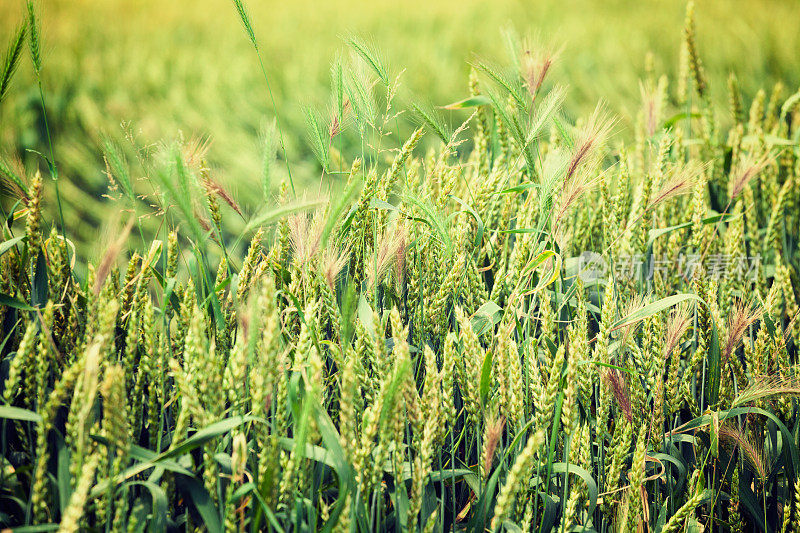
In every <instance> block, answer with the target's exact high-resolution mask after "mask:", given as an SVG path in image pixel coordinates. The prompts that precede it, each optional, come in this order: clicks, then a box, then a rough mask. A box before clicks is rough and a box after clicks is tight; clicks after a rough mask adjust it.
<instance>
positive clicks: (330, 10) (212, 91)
mask: <svg viewBox="0 0 800 533" xmlns="http://www.w3.org/2000/svg"><path fill="white" fill-rule="evenodd" d="M42 7H43V13H42V15H43V22H44V24H43V39H44V50H45V56H44V68H43V81H44V90H45V92H46V95H47V99H46V102H47V106H48V109H47V116H48V120H49V122H50V126H51V130H52V133H53V140H54V143H55V154H56V162H57V164H58V166H59V169H60V173H61V175H62V176H63V179H62V181H61V183H63V186H62V196H63V199H64V202H65V208H64V210H65V217H66V219H67V220H66V222H67V227H68V228H69V231H70V233H71V237H72V238H73V239H74V240H75V241H76V242H78V243H79V244H80V243H87V242H89V243H90V242H92V240H93V239H94V238H95V237H96V235H97V232H98V228H100V227H101V226H102V225H103V224H104V223H105V222H106V221H108V220H109V213H110V212H111V211H113V210H114V209H115V207H114V204H112V203H110V202H108V201H104V200H102V195H103V194H104V193H105V192H106V189H107V187H108V180H107V178H106V176H105V174H104V170H105V167H104V164H103V159H102V150H101V144H102V139H103V136H104V135H107V136H110V137H112V138H120V139H121V138H123V133H124V131H123V128H122V127H121V124H122V123H126V124H129V126H128V128H129V131H131V132H134V133H135V134H136V135H137V136H138V138H139V141H140V142H144V143H155V142H158V141H159V140H160V139H164V138H171V137H175V136H176V135H184V136H185V137H187V138H188V137H193V136H202V137H207V138H208V139H210V148H209V151H208V162H209V164H210V165H211V166H212V168H213V169H215V170H214V173H215V178H216V179H217V180H219V181H220V182H222V183H223V184H224V185H225V186H226V187H228V188H229V189H230V190H231V192H232V194H233V195H234V197H236V198H237V199H239V201H240V202H241V203H242V204H243V206H244V209H245V211H247V212H252V210H253V209H254V208H255V206H256V205H258V203H259V202H258V199H259V198H260V197H261V195H260V185H258V183H259V179H260V168H261V165H262V148H261V147H260V141H259V132H260V131H261V129H262V128H263V126H264V125H265V124H267V123H268V121H269V120H271V119H272V118H273V117H274V116H275V114H276V113H277V115H278V117H279V118H280V120H281V121H282V123H283V129H284V136H285V140H286V145H287V146H286V149H287V152H288V155H289V159H290V160H291V161H292V162H293V165H294V167H293V172H294V173H295V174H296V177H295V180H296V181H297V183H298V185H299V186H300V188H304V187H306V186H308V185H310V184H312V183H314V184H315V183H317V178H318V177H319V175H320V169H319V166H318V165H317V163H316V162H315V160H314V157H313V155H312V151H311V149H310V148H309V146H308V143H307V142H306V139H307V135H306V129H307V128H306V125H305V120H304V114H303V111H302V106H303V105H306V104H308V105H311V106H313V107H315V108H317V109H319V110H320V111H321V114H322V115H323V116H324V115H325V114H326V111H325V109H326V108H327V106H328V102H329V97H328V90H329V66H330V64H331V61H332V60H334V58H335V57H336V55H337V54H341V55H343V56H344V57H347V55H348V54H349V53H350V52H349V51H348V50H347V48H346V46H345V44H344V41H343V36H345V35H348V34H351V33H352V34H356V35H360V36H364V37H365V38H367V39H368V40H369V41H371V42H373V43H374V44H375V46H376V47H377V48H378V49H379V50H381V51H382V52H383V54H384V55H385V57H386V60H387V63H388V65H389V68H390V74H391V75H392V76H397V75H398V74H400V73H401V72H402V76H401V78H400V80H401V84H402V85H401V89H400V91H399V93H398V96H397V98H398V100H399V102H400V103H407V102H412V101H414V102H418V101H422V102H429V103H432V104H434V105H444V104H446V103H449V102H453V101H455V100H459V99H461V98H464V97H466V96H467V95H468V89H467V78H468V74H469V62H470V61H473V60H474V59H475V58H476V57H480V58H488V59H492V60H497V61H498V62H503V61H506V58H507V54H506V52H505V45H504V39H503V31H502V30H503V29H504V28H513V29H514V30H516V32H517V33H519V34H520V35H533V36H537V40H536V42H539V43H545V44H549V45H550V46H551V47H553V48H561V49H562V51H561V54H560V56H559V59H558V62H557V63H556V65H555V66H554V68H553V74H552V76H551V77H550V78H549V79H550V82H551V83H558V84H563V85H566V86H567V87H568V88H569V90H568V96H567V101H566V110H567V112H568V113H569V114H570V115H572V116H573V117H575V116H579V115H581V114H582V113H585V112H586V111H587V110H590V109H591V108H593V107H594V106H595V104H596V103H597V101H598V100H600V99H603V100H605V101H606V102H607V103H608V107H609V108H610V109H611V110H612V111H613V112H615V113H616V114H617V115H618V116H619V117H620V122H619V126H618V128H617V135H620V136H623V137H624V136H626V135H630V133H629V132H630V126H631V124H632V123H633V120H635V116H636V113H637V109H638V108H639V107H640V104H641V97H640V92H639V79H641V78H642V77H643V76H644V73H645V56H646V54H647V53H648V52H652V54H653V56H652V57H653V66H654V70H655V73H656V75H660V74H661V73H666V74H670V75H673V74H674V73H675V71H676V70H677V67H678V56H679V46H680V42H681V31H682V27H683V17H684V8H685V3H684V2H683V1H682V0H654V1H646V2H642V1H634V0H606V1H603V2H599V1H589V0H558V1H556V0H537V1H535V2H523V1H505V0H503V1H492V2H485V1H476V0H459V1H455V0H442V1H423V0H407V1H405V2H388V1H377V2H356V1H353V0H336V1H331V2H319V1H310V0H296V1H292V2H275V1H266V2H256V1H252V2H250V5H249V8H250V11H251V15H252V18H253V21H254V25H255V31H256V34H257V37H258V39H259V44H260V47H261V50H262V54H263V56H264V60H265V67H266V70H267V73H268V75H269V77H270V80H271V83H272V89H273V93H274V97H275V102H276V107H277V109H272V105H271V103H270V100H269V97H268V95H267V92H266V89H265V85H264V80H263V78H262V74H261V71H260V69H259V67H258V62H257V58H256V56H255V54H254V53H253V50H252V48H251V47H250V43H249V42H248V41H247V38H246V36H245V34H244V32H243V30H242V28H241V25H240V22H239V20H238V18H237V16H236V12H235V10H234V8H233V5H232V4H231V2H229V1H226V0H193V1H187V0H176V1H170V2H164V1H154V0H57V1H55V0H47V1H45V2H44V3H43V6H42ZM22 9H23V5H22V2H16V1H13V0H4V1H3V2H0V37H2V40H3V41H4V42H5V41H7V39H8V38H9V37H10V35H11V33H12V30H13V28H14V27H15V25H16V24H17V23H18V22H19V21H21V20H22ZM697 20H698V34H699V40H698V46H699V49H700V52H701V54H702V58H703V61H704V62H705V65H706V68H707V70H708V74H709V78H710V79H712V80H714V81H715V83H714V84H713V85H712V86H711V88H710V89H711V91H712V98H713V99H714V101H715V102H716V103H717V104H718V105H719V109H720V116H721V120H723V121H725V113H726V112H725V106H724V103H725V100H726V85H725V83H724V80H725V79H726V77H727V74H728V72H730V71H733V72H735V73H736V74H737V75H738V77H739V80H740V83H741V86H742V89H743V92H744V93H745V95H747V96H748V97H749V96H752V95H753V94H754V93H755V91H756V90H757V89H758V88H761V87H769V86H770V85H771V84H773V83H774V82H776V81H782V82H783V83H784V84H785V85H786V86H787V90H788V91H791V92H793V91H794V90H795V89H796V88H797V86H798V84H800V68H798V66H797V65H798V63H797V51H798V50H800V2H798V1H794V0H783V1H780V0H714V1H703V2H698V6H697ZM746 101H749V98H748V99H746ZM399 107H404V106H399ZM446 116H447V115H446ZM465 116H466V114H465V113H464V112H457V114H454V115H450V117H451V118H450V120H452V122H453V123H460V120H459V119H461V120H463V119H464V117H465ZM400 120H401V122H403V123H405V120H406V117H402V118H401V119H400ZM402 131H406V132H409V131H410V126H407V127H403V128H401V132H402ZM402 141H403V139H400V138H392V139H390V140H388V141H387V144H391V145H394V146H397V145H399V144H402ZM45 147H46V138H45V133H44V128H43V120H42V109H41V105H40V102H39V98H38V89H37V87H36V84H35V78H34V77H33V75H32V73H31V68H30V65H29V61H28V60H26V62H25V63H24V66H23V68H22V69H21V71H20V72H19V73H18V74H17V76H16V77H15V79H14V82H13V86H12V89H11V95H10V97H9V100H8V101H7V102H6V104H5V105H4V107H3V109H2V110H0V152H1V153H2V154H3V155H5V156H12V157H19V158H22V159H23V160H24V161H25V164H26V166H27V167H28V169H29V171H30V169H32V168H33V166H34V165H35V164H36V163H37V156H35V155H34V154H33V153H32V152H31V150H38V151H42V152H44V151H45ZM343 148H345V147H343ZM41 167H42V170H44V168H45V167H44V164H42V165H41ZM279 167H280V165H278V167H277V168H279ZM330 179H331V180H333V181H334V182H335V180H336V178H335V177H333V178H330ZM279 180H280V175H278V176H277V177H276V178H275V180H274V182H273V183H274V185H275V187H276V188H277V184H278V182H279ZM332 186H334V187H335V186H336V184H335V183H333V184H332ZM45 201H46V203H47V206H48V208H49V209H53V204H54V200H53V195H52V194H49V193H48V194H46V196H45Z"/></svg>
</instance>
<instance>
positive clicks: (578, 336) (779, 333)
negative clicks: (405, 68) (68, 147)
mask: <svg viewBox="0 0 800 533" xmlns="http://www.w3.org/2000/svg"><path fill="white" fill-rule="evenodd" d="M234 7H235V10H236V12H237V14H238V16H239V17H240V19H241V20H242V22H243V24H244V27H245V31H246V33H247V35H248V37H249V39H250V41H251V45H252V46H254V47H255V49H256V52H259V46H258V43H257V41H256V37H255V33H254V31H253V29H252V23H251V18H250V16H249V15H248V13H247V11H246V9H245V6H244V4H243V3H242V2H238V1H234ZM28 9H29V10H30V17H31V20H30V21H29V23H28V24H27V27H28V28H29V30H28V32H27V33H26V31H25V30H24V29H20V30H18V33H15V37H14V39H13V40H12V48H11V52H10V55H9V57H11V56H13V55H14V54H17V55H18V54H19V52H18V49H19V48H20V47H21V46H22V45H23V41H24V39H25V38H27V39H28V40H29V43H30V45H31V50H32V52H33V49H34V48H36V49H37V50H38V48H39V46H40V45H39V44H38V38H39V37H38V32H39V27H38V20H35V19H36V18H37V17H38V15H36V12H35V9H34V7H33V4H30V3H29V4H28ZM34 31H35V32H37V36H36V38H35V39H34V37H33V33H32V32H34ZM697 39H698V36H697V35H696V30H695V22H694V15H693V6H691V4H690V7H689V9H688V16H687V23H686V32H685V45H686V46H687V47H689V48H690V50H689V55H690V57H689V58H688V59H690V60H691V63H692V64H691V66H690V65H688V64H687V69H688V68H690V67H691V69H693V71H694V72H693V74H692V79H691V80H689V78H688V72H689V71H688V70H687V71H686V72H685V73H684V74H687V77H686V80H688V81H691V82H692V83H694V84H695V85H697V86H696V87H695V90H696V91H697V92H698V94H699V95H700V96H702V97H703V98H701V100H700V101H699V102H694V104H691V103H690V104H688V107H686V106H687V103H686V102H683V101H680V98H675V99H672V98H671V93H670V92H669V90H668V87H669V86H668V84H667V83H666V81H664V82H658V83H656V82H655V81H654V76H653V75H652V74H653V73H652V72H649V73H647V75H646V79H645V81H644V82H642V92H641V112H640V114H639V119H638V120H637V121H636V124H635V126H634V131H633V135H632V139H633V140H632V141H630V142H627V141H624V140H620V139H617V138H615V141H614V143H610V142H609V140H610V138H611V137H612V135H613V133H614V132H613V129H614V128H613V126H614V124H615V123H616V122H615V120H614V119H613V118H612V117H611V116H610V115H609V114H608V113H607V112H606V111H605V107H603V106H597V107H595V108H594V111H593V112H591V111H590V112H589V113H587V114H586V115H585V116H580V117H579V118H578V119H577V120H575V121H574V123H573V121H570V120H568V119H567V118H566V116H567V115H566V113H565V112H564V111H563V103H564V101H565V96H566V92H565V90H563V89H560V88H554V87H553V86H552V85H551V84H550V83H549V78H547V80H545V79H544V76H545V74H547V70H548V69H547V68H544V69H541V68H540V69H538V70H537V69H534V71H533V72H534V74H536V73H540V74H541V78H536V76H534V77H533V78H530V77H529V76H528V75H529V74H530V72H527V71H526V70H525V69H526V68H527V67H526V65H525V60H524V59H523V60H520V59H519V57H516V56H515V57H516V59H512V61H510V64H511V66H510V67H509V68H506V67H495V66H486V65H487V64H484V63H481V64H480V65H479V69H478V70H479V71H480V72H481V73H482V74H481V75H478V74H477V73H476V74H474V75H473V77H472V79H471V80H470V91H471V92H470V94H471V96H470V97H469V98H467V99H460V100H457V101H456V103H455V104H452V105H450V106H447V108H445V109H446V111H441V110H439V109H436V108H434V107H433V106H428V107H423V106H419V105H414V104H410V105H403V104H402V102H401V101H399V100H397V99H396V93H397V89H398V86H397V85H396V84H397V81H395V80H396V79H397V78H394V80H393V77H392V71H391V69H390V68H389V66H388V64H387V62H386V61H385V60H384V58H383V57H382V56H381V54H379V53H377V52H376V51H375V50H374V49H373V48H372V47H371V46H368V45H367V44H365V41H363V40H361V39H358V38H355V37H352V38H349V39H348V43H349V44H350V46H351V47H352V48H353V50H354V57H353V61H350V62H346V61H344V60H337V61H336V63H335V64H334V67H333V68H332V69H331V85H332V92H333V96H332V98H331V101H332V102H333V106H332V109H331V112H332V113H331V115H330V117H331V118H330V121H331V122H330V123H329V124H327V126H328V131H325V126H324V125H326V122H325V119H324V118H323V117H325V116H326V115H323V114H322V113H318V112H317V111H315V110H314V109H313V108H307V109H306V113H305V114H306V119H307V126H308V128H307V129H308V130H310V143H309V144H310V147H311V150H312V151H313V152H314V154H315V155H316V157H317V159H318V163H319V166H321V167H322V175H321V177H322V178H330V177H331V176H334V175H339V174H345V175H347V178H346V180H347V183H346V184H345V185H344V186H343V187H342V189H341V190H340V189H336V188H332V189H325V188H323V187H318V188H317V190H318V194H316V195H313V196H312V195H310V194H308V195H306V196H303V197H293V196H290V193H289V191H290V185H289V183H287V181H285V180H283V181H281V180H279V179H278V178H283V177H284V176H280V175H279V174H278V173H277V171H276V169H275V168H274V167H275V165H274V163H275V161H276V159H277V157H278V156H277V152H278V150H277V146H278V143H277V141H276V139H278V140H280V145H281V146H282V147H283V148H285V146H284V144H283V141H284V138H283V134H282V132H281V129H280V126H279V123H278V122H277V121H276V123H275V127H274V128H272V127H267V128H266V131H265V133H264V139H262V143H261V147H260V150H259V149H255V148H254V151H256V152H259V157H262V163H261V164H262V167H261V168H262V172H261V177H260V181H257V182H255V183H254V186H253V189H252V190H254V191H256V190H257V191H259V192H258V194H255V195H253V196H256V197H259V198H262V199H264V202H260V205H259V206H258V208H257V209H250V210H244V209H242V208H241V206H240V205H239V203H238V201H237V198H236V196H238V195H234V194H233V193H231V192H229V191H228V189H227V188H226V187H225V186H224V185H223V184H222V183H220V181H219V180H218V179H217V176H218V174H219V170H218V168H217V167H215V166H214V165H211V164H209V163H208V160H207V156H208V150H209V147H208V143H207V142H204V141H202V140H198V139H191V138H190V139H186V138H185V137H183V136H182V135H178V136H177V138H175V139H172V140H169V141H165V142H163V143H160V144H158V145H155V146H154V145H152V144H149V143H146V142H142V141H140V140H139V138H138V137H137V136H136V135H134V134H132V133H129V134H128V135H127V136H126V139H125V142H118V141H117V140H115V139H113V138H109V137H103V138H102V139H103V142H102V146H101V148H102V150H101V152H102V156H101V157H102V158H103V159H104V162H105V165H104V166H103V167H102V169H103V170H104V172H106V173H107V176H108V178H109V180H110V181H111V183H112V184H113V186H112V187H111V188H110V189H109V190H108V191H106V192H107V193H108V194H107V195H106V196H107V197H106V198H105V199H104V200H103V202H104V205H105V206H106V207H107V208H108V209H114V210H117V211H122V212H124V213H125V216H126V218H128V219H129V222H128V225H127V226H126V228H125V229H124V230H122V231H121V232H118V234H117V235H115V236H114V238H112V239H111V243H110V244H108V245H105V246H100V248H104V251H103V253H102V255H101V256H99V259H97V260H94V259H93V258H92V257H88V256H87V255H86V254H84V253H83V252H82V251H77V252H76V249H75V245H74V240H75V239H78V238H80V235H76V234H75V233H76V232H74V229H73V228H72V227H71V225H70V224H66V225H64V226H63V227H62V228H61V230H62V232H59V231H57V229H55V228H54V227H53V226H55V224H52V218H53V217H51V216H49V214H48V212H47V211H45V210H43V209H42V202H43V201H47V200H48V199H49V198H50V196H48V194H49V191H47V190H45V189H44V182H43V180H42V177H41V175H40V174H39V173H36V174H34V175H33V176H32V177H31V179H30V182H29V183H27V182H26V181H25V180H23V179H22V178H21V177H20V176H19V174H20V172H19V170H18V169H17V166H15V165H14V164H7V163H3V165H2V166H0V172H2V174H3V176H4V179H5V178H6V177H7V178H8V179H9V181H8V184H7V185H8V188H10V189H13V190H14V191H15V193H16V194H17V196H18V197H19V201H18V202H16V203H15V204H13V205H12V206H10V211H9V213H7V214H6V216H4V217H3V218H4V221H3V225H2V242H0V341H1V342H0V362H1V363H2V364H0V397H2V402H3V404H2V405H0V468H2V474H0V502H2V505H0V509H2V511H0V527H10V528H20V529H21V530H23V531H25V530H28V531H33V530H37V531H40V530H51V529H59V530H62V531H86V530H89V531H99V530H109V531H123V530H128V531H144V530H154V531H163V530H178V529H181V530H188V529H192V530H204V531H209V532H216V531H260V530H274V531H288V530H294V531H299V530H304V531H305V530H309V531H310V530H314V531H316V530H320V531H350V532H352V531H363V532H366V531H409V530H414V531H416V530H422V531H451V530H465V531H484V530H491V531H499V530H507V531H514V532H516V531H598V532H603V531H634V530H637V531H641V530H652V531H655V532H668V531H683V530H687V529H692V530H700V529H714V530H720V531H744V530H764V531H778V530H781V531H786V530H788V528H789V526H791V525H792V524H794V523H796V522H797V520H798V519H799V518H800V517H799V516H798V515H797V511H798V509H800V503H799V502H798V500H797V495H798V487H800V449H799V448H798V446H799V445H800V443H798V434H800V422H798V416H797V413H798V408H800V404H798V401H797V399H796V396H797V395H800V381H798V378H797V375H798V371H800V366H799V365H800V352H799V351H798V338H800V327H798V325H797V324H798V321H799V320H800V319H798V316H800V306H798V300H797V298H798V289H797V272H798V268H800V246H798V243H800V233H799V232H800V198H798V196H797V190H798V186H797V185H798V183H800V163H798V162H799V161H800V149H799V148H798V142H797V131H798V124H800V109H798V107H799V106H798V105H797V102H798V98H797V95H796V94H795V95H792V96H789V97H788V98H786V97H784V96H783V95H782V93H781V91H780V88H777V89H774V90H773V91H772V93H771V94H772V96H770V98H769V101H767V99H766V92H764V93H761V94H762V96H760V97H756V99H755V100H754V103H753V105H752V107H751V112H750V113H749V116H748V117H745V113H744V112H743V109H744V107H743V106H744V103H745V102H746V101H747V100H746V98H745V97H741V96H736V97H733V98H732V107H733V108H734V111H735V112H734V113H733V116H734V119H735V122H734V124H732V125H731V127H730V130H729V131H728V130H726V129H725V128H724V127H723V125H722V124H721V123H719V122H718V119H717V115H716V112H715V110H714V108H713V104H712V103H711V102H710V100H709V98H708V97H707V96H708V95H709V94H710V93H711V92H713V91H714V90H715V88H716V82H717V81H718V80H717V79H716V77H715V76H714V75H713V73H712V74H711V75H709V74H708V73H707V72H709V73H711V72H712V71H711V70H709V71H706V70H704V69H703V66H702V65H703V63H701V61H700V52H699V49H702V47H698V46H697V45H696V40H697ZM34 40H36V43H34ZM508 43H509V47H510V48H511V49H512V50H515V47H516V46H519V45H518V44H515V43H516V40H515V39H514V38H512V37H509V38H508ZM14 50H17V51H16V52H15V51H14ZM512 56H514V54H512ZM257 59H259V60H260V59H261V55H260V53H259V54H258V55H257ZM8 61H9V60H7V61H6V63H7V64H8ZM15 61H16V60H15ZM40 68H41V63H39V64H38V65H36V74H37V76H38V73H39V71H40ZM11 70H13V68H11ZM262 74H263V75H264V77H265V81H266V82H267V85H268V86H269V79H268V78H267V77H266V70H262ZM651 78H653V79H651ZM531 79H532V80H533V81H531ZM664 79H665V80H666V78H664ZM730 86H731V87H733V89H732V90H733V92H734V93H736V94H737V95H738V91H739V89H738V85H737V83H736V82H732V83H731V84H730ZM40 87H41V85H40ZM270 92H271V91H270ZM453 100H454V99H453V98H451V99H449V100H447V101H453ZM41 101H42V106H44V105H45V104H44V98H43V97H42V98H41ZM693 106H696V107H693ZM465 108H467V109H469V110H470V111H474V114H473V115H471V116H470V117H469V119H467V120H466V122H464V121H463V119H460V118H458V116H457V114H458V113H460V112H462V111H461V110H463V109H465ZM737 110H738V111H737ZM445 113H452V115H450V114H448V115H446V114H445ZM404 114H416V115H417V117H418V119H419V121H420V122H421V123H423V124H424V126H425V128H426V129H427V130H430V132H431V134H429V135H428V137H430V139H431V140H432V141H433V139H434V138H436V137H438V140H435V141H433V142H431V143H428V145H427V146H428V147H431V146H434V147H436V148H433V149H431V148H429V149H428V151H427V153H425V152H424V150H423V149H422V148H421V145H420V143H421V142H423V141H422V137H423V129H422V128H420V129H417V130H415V131H414V132H413V133H410V134H409V133H408V132H407V131H406V129H407V125H406V124H404V123H402V122H401V121H400V118H399V117H401V116H403V115H404ZM451 119H452V122H454V123H461V124H462V125H461V126H460V127H458V128H455V129H451V128H450V122H451ZM45 120H46V117H45ZM745 120H746V121H747V123H745V122H744V121H745ZM254 131H256V130H254ZM290 131H292V132H295V130H290ZM468 133H471V134H473V135H474V139H473V142H472V143H471V144H470V143H465V142H464V137H465V136H467V134H468ZM723 133H727V135H723ZM348 137H349V138H350V140H351V141H353V140H355V141H354V142H355V144H357V145H358V149H357V150H352V151H348V150H347V149H343V150H340V149H339V148H338V147H342V146H344V145H343V144H338V145H337V143H338V142H343V141H342V140H343V139H344V138H348ZM288 138H290V136H289V135H287V139H288ZM620 142H621V143H622V147H621V148H612V147H611V146H612V145H615V146H619V143H620ZM50 154H51V161H50V162H51V163H53V162H52V159H53V152H52V151H51V153H50ZM423 154H424V155H423ZM282 155H283V157H284V158H285V159H286V163H287V171H286V175H285V178H286V179H288V180H291V173H290V171H289V167H288V158H287V157H286V152H285V150H283V151H282ZM346 169H350V170H349V172H348V171H346ZM50 170H51V172H52V176H53V177H54V178H55V177H56V174H55V172H54V171H55V166H54V164H53V165H51V167H50ZM316 171H319V168H318V167H317V168H316ZM273 181H276V182H277V181H281V187H280V191H281V192H280V194H279V195H278V198H277V205H272V196H271V194H270V191H271V188H272V183H273ZM63 182H64V181H62V183H63ZM342 191H343V192H342ZM239 192H240V193H242V192H243V191H241V190H240V191H239ZM243 195H247V194H246V193H244V194H243ZM251 213H255V214H251ZM23 221H24V224H23ZM134 228H136V229H135V231H134ZM96 242H97V241H96V240H95V241H93V243H94V246H95V247H97V244H96ZM164 242H166V243H167V244H166V245H165V244H164ZM247 243H249V244H247ZM587 253H589V254H588V257H590V258H593V259H594V261H595V263H593V264H594V266H595V267H596V268H598V269H599V270H593V269H588V268H587V264H586V263H585V258H586V257H587ZM755 259H757V262H755V263H753V260H755ZM743 262H744V264H743ZM637 266H638V267H641V268H635V267H637ZM742 266H748V267H752V268H750V270H747V269H745V270H742V268H741V267H742Z"/></svg>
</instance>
